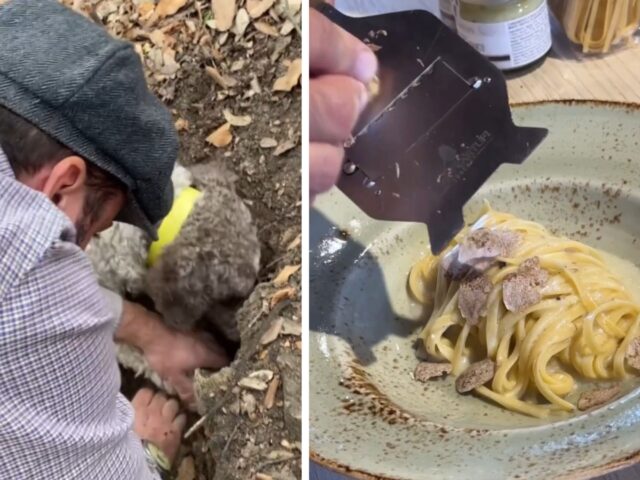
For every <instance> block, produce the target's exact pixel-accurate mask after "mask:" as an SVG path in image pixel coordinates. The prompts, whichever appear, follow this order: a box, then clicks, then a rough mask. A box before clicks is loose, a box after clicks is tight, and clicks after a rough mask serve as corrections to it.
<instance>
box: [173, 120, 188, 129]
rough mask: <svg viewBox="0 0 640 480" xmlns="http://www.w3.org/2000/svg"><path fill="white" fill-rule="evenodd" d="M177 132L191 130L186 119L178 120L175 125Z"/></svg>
mask: <svg viewBox="0 0 640 480" xmlns="http://www.w3.org/2000/svg"><path fill="white" fill-rule="evenodd" d="M174 126H175V128H176V130H177V131H178V132H181V131H183V130H189V120H185V119H184V118H179V119H177V120H176V123H175V124H174Z"/></svg>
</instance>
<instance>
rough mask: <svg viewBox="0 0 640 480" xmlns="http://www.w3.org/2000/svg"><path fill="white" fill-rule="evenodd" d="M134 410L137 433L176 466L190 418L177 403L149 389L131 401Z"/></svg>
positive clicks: (140, 392)
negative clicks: (188, 418)
mask: <svg viewBox="0 0 640 480" xmlns="http://www.w3.org/2000/svg"><path fill="white" fill-rule="evenodd" d="M131 405H133V410H134V418H133V431H134V432H136V434H137V435H138V436H139V437H140V438H141V439H142V440H146V441H148V442H151V443H153V444H154V445H155V446H156V447H158V448H159V449H160V450H162V451H163V452H164V454H165V455H166V456H167V458H168V459H169V461H170V462H171V463H173V461H174V460H175V459H176V454H177V453H178V449H179V448H180V439H181V437H182V431H183V430H184V427H185V425H186V423H187V417H186V416H185V415H184V413H180V405H178V402H177V400H175V399H172V398H171V399H169V398H167V397H165V396H164V395H163V394H162V393H159V392H158V393H155V394H154V393H153V391H152V390H150V389H148V388H143V389H141V390H139V391H138V393H136V394H135V396H134V397H133V400H132V401H131Z"/></svg>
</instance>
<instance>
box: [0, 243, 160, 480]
mask: <svg viewBox="0 0 640 480" xmlns="http://www.w3.org/2000/svg"><path fill="white" fill-rule="evenodd" d="M29 258H31V257H29ZM23 260H24V259H23ZM6 287H7V288H6V289H5V291H4V295H3V296H2V298H0V331H2V335H0V364H2V369H1V370H0V427H1V428H0V478H67V479H86V478H100V479H102V480H121V479H125V478H126V479H129V478H131V479H133V478H135V479H144V480H148V479H156V478H158V477H157V474H156V473H155V472H153V471H152V470H150V469H149V467H148V465H147V463H146V460H145V455H144V452H143V448H142V444H141V442H140V439H139V438H138V437H137V436H136V435H135V434H134V432H133V430H132V425H133V420H134V418H133V417H134V415H133V410H132V408H131V405H130V404H129V402H127V400H126V399H125V398H124V397H123V396H122V395H121V394H120V393H119V390H120V373H119V371H118V366H117V363H116V361H115V348H114V344H113V338H112V336H113V329H114V326H113V323H114V317H113V316H112V315H111V314H110V312H109V310H108V308H107V307H106V304H105V300H104V296H103V295H102V293H101V292H100V290H99V288H98V285H97V284H96V282H95V278H94V275H93V271H92V269H91V266H90V264H89V262H88V260H87V259H86V257H85V256H84V254H83V253H82V252H81V251H80V250H79V249H78V248H77V247H76V246H75V245H72V244H70V243H66V242H56V243H55V244H54V245H53V246H52V247H50V248H49V249H48V250H47V251H46V252H45V253H44V255H43V256H41V258H40V259H39V260H38V262H37V263H36V264H35V266H33V267H32V268H31V269H30V270H29V271H27V272H25V274H24V275H21V276H20V277H19V278H17V281H16V282H14V283H13V284H11V285H6Z"/></svg>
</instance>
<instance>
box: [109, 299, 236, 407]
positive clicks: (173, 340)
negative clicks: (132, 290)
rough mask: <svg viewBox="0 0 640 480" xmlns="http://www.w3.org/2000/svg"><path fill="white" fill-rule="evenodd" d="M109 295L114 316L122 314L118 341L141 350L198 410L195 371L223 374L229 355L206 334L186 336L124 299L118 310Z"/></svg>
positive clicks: (183, 397) (117, 335)
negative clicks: (221, 370) (197, 369)
mask: <svg viewBox="0 0 640 480" xmlns="http://www.w3.org/2000/svg"><path fill="white" fill-rule="evenodd" d="M109 294H110V295H108V296H107V298H108V301H109V303H110V304H111V305H112V308H113V310H114V312H115V313H118V312H121V315H120V322H119V324H118V328H117V330H116V332H115V339H116V341H118V342H122V343H126V344H128V345H131V346H133V347H136V348H137V349H139V350H140V351H141V352H142V353H143V355H144V357H145V359H146V360H147V363H148V364H149V367H151V369H152V370H153V371H155V372H156V373H158V374H159V375H160V377H162V379H163V380H165V381H166V382H168V383H169V384H170V385H172V386H173V387H174V388H175V389H176V392H177V393H178V396H179V397H180V399H181V400H182V401H183V402H184V403H185V404H186V405H187V406H188V407H189V408H191V409H194V408H195V396H194V391H193V372H194V370H195V369H196V368H210V369H213V370H219V369H220V368H222V367H224V366H226V365H228V364H229V359H228V357H227V355H226V353H225V351H224V350H223V349H222V348H221V347H220V346H219V345H218V344H217V343H216V342H215V341H214V340H213V338H212V337H210V336H208V335H206V334H202V333H200V334H195V333H191V332H182V331H179V330H175V329H172V328H170V327H168V326H166V325H165V324H164V323H163V322H162V319H161V318H160V317H159V316H158V315H157V314H155V313H153V312H151V311H149V310H147V309H146V308H144V307H143V306H142V305H138V304H136V303H132V302H129V301H127V300H122V299H120V302H119V303H120V308H118V305H117V304H118V301H117V300H115V299H113V297H112V296H111V295H114V294H113V293H111V292H109ZM118 298H119V297H118Z"/></svg>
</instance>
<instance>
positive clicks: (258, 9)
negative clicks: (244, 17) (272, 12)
mask: <svg viewBox="0 0 640 480" xmlns="http://www.w3.org/2000/svg"><path fill="white" fill-rule="evenodd" d="M274 3H275V0H247V4H246V7H247V11H248V12H249V15H251V18H258V17H259V16H260V15H262V14H263V13H264V12H266V11H267V10H269V9H270V8H271V6H272V5H273V4H274Z"/></svg>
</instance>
